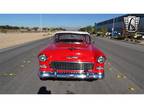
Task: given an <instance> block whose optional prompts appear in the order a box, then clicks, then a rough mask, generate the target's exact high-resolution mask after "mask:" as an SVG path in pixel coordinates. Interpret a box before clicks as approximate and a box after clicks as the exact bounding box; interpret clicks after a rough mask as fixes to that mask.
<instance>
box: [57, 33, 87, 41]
mask: <svg viewBox="0 0 144 108" xmlns="http://www.w3.org/2000/svg"><path fill="white" fill-rule="evenodd" d="M55 41H56V42H67V43H71V42H77V43H82V42H85V43H90V36H89V35H86V34H73V33H59V34H56V36H55Z"/></svg>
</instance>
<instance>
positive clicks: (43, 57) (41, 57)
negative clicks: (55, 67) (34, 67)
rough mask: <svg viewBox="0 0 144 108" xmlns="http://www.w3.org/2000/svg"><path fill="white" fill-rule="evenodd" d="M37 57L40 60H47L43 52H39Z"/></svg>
mask: <svg viewBox="0 0 144 108" xmlns="http://www.w3.org/2000/svg"><path fill="white" fill-rule="evenodd" d="M38 58H39V60H40V61H42V62H45V61H46V60H47V56H46V55H45V54H41V55H40V56H39V57H38Z"/></svg>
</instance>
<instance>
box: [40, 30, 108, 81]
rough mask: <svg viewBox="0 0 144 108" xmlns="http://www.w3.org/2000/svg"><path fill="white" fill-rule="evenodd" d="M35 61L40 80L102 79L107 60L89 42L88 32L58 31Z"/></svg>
mask: <svg viewBox="0 0 144 108" xmlns="http://www.w3.org/2000/svg"><path fill="white" fill-rule="evenodd" d="M60 36H61V37H60ZM68 37H69V38H70V39H69V38H68ZM80 37H82V38H83V39H81V38H80ZM60 38H64V39H60ZM67 38H68V39H67ZM71 38H72V39H71ZM75 38H76V39H75ZM61 40H62V41H61ZM38 59H39V65H40V68H39V74H38V75H39V77H40V79H42V80H44V79H48V78H55V79H59V78H62V79H65V78H67V79H92V80H93V79H102V78H104V64H105V60H106V57H105V55H104V53H103V52H102V51H100V50H99V49H98V48H96V47H95V45H94V44H93V43H92V42H91V37H90V34H89V33H87V32H74V31H73V32H72V31H63V32H57V33H56V34H55V36H54V39H53V42H51V43H50V44H49V45H48V46H47V47H46V48H45V49H44V50H42V51H41V52H40V53H39V54H38Z"/></svg>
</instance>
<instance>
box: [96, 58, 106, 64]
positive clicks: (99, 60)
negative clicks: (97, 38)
mask: <svg viewBox="0 0 144 108" xmlns="http://www.w3.org/2000/svg"><path fill="white" fill-rule="evenodd" d="M97 62H98V63H100V64H102V63H104V62H105V57H104V56H99V57H98V58H97Z"/></svg>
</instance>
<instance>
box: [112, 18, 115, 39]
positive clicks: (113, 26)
mask: <svg viewBox="0 0 144 108" xmlns="http://www.w3.org/2000/svg"><path fill="white" fill-rule="evenodd" d="M114 28H115V18H113V25H112V37H113V36H114V30H115V29H114Z"/></svg>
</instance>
